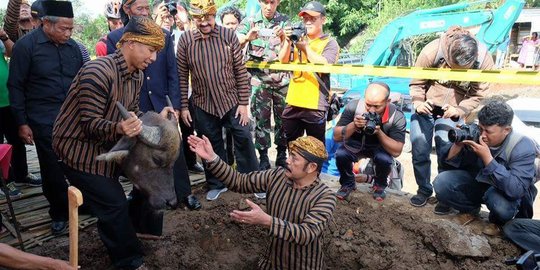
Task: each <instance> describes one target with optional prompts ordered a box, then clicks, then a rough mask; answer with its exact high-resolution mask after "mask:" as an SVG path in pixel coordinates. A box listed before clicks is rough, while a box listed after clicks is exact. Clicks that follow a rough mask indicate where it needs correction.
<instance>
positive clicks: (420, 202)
mask: <svg viewBox="0 0 540 270" xmlns="http://www.w3.org/2000/svg"><path fill="white" fill-rule="evenodd" d="M429 197H431V196H426V195H424V194H416V195H414V196H412V197H411V199H410V200H409V202H410V203H411V205H412V206H415V207H422V206H424V205H426V203H427V201H428V199H429Z"/></svg>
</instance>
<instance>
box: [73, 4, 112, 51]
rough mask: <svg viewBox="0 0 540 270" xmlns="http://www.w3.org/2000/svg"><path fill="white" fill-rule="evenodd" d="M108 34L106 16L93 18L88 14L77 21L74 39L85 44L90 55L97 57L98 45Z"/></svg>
mask: <svg viewBox="0 0 540 270" xmlns="http://www.w3.org/2000/svg"><path fill="white" fill-rule="evenodd" d="M108 32H109V28H108V26H107V19H106V18H105V16H104V15H99V16H98V17H95V18H92V17H90V16H89V15H88V14H82V15H80V16H79V17H77V18H76V19H75V31H74V33H73V39H75V40H77V41H79V42H81V43H82V44H84V46H86V48H87V49H88V52H89V53H90V55H91V56H95V55H96V43H97V42H98V41H99V39H100V38H101V37H102V36H104V35H105V34H107V33H108Z"/></svg>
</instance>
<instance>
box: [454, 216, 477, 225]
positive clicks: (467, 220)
mask: <svg viewBox="0 0 540 270" xmlns="http://www.w3.org/2000/svg"><path fill="white" fill-rule="evenodd" d="M476 218H477V216H476V215H473V214H469V213H462V214H458V215H457V216H456V220H457V222H458V223H459V224H460V225H463V226H465V225H467V224H469V223H471V222H473V221H474V220H476Z"/></svg>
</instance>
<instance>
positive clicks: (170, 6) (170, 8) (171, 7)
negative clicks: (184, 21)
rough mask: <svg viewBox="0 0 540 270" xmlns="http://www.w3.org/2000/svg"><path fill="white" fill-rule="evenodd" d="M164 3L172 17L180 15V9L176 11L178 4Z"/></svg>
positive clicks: (172, 2)
mask: <svg viewBox="0 0 540 270" xmlns="http://www.w3.org/2000/svg"><path fill="white" fill-rule="evenodd" d="M164 3H165V7H166V8H167V10H168V11H169V13H170V14H171V16H173V17H174V16H176V14H177V13H178V9H176V3H175V2H174V1H167V0H165V1H164Z"/></svg>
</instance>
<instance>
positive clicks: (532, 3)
mask: <svg viewBox="0 0 540 270" xmlns="http://www.w3.org/2000/svg"><path fill="white" fill-rule="evenodd" d="M525 6H526V7H528V8H532V7H540V0H527V1H525Z"/></svg>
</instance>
